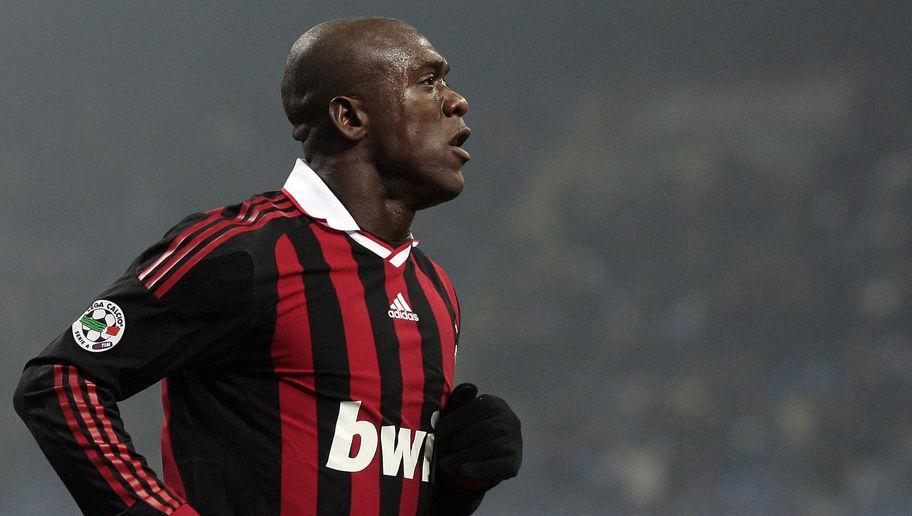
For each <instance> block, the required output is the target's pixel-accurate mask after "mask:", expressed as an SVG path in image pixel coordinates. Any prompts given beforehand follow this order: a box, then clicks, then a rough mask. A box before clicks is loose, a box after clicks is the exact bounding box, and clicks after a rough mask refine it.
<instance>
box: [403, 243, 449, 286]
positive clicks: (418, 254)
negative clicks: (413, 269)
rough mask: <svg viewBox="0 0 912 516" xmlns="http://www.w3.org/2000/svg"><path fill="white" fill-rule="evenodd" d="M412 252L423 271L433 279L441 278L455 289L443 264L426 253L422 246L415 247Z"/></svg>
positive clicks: (445, 283)
mask: <svg viewBox="0 0 912 516" xmlns="http://www.w3.org/2000/svg"><path fill="white" fill-rule="evenodd" d="M412 254H413V256H414V257H415V263H416V264H417V265H418V268H420V269H421V271H422V272H424V273H425V274H426V275H428V276H430V277H431V279H433V280H439V281H440V282H441V283H443V284H444V285H446V287H447V288H448V289H453V282H452V281H451V280H450V277H449V275H448V274H447V273H446V270H445V269H444V268H443V266H441V265H440V264H439V263H438V262H437V261H435V260H433V259H431V258H430V257H429V256H428V255H426V254H425V253H424V251H422V250H421V249H420V247H416V248H414V249H413V250H412Z"/></svg>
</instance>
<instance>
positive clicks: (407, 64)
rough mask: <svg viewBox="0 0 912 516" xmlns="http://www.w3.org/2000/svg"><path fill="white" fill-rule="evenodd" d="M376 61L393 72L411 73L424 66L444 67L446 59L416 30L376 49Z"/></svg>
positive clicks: (424, 67) (445, 66)
mask: <svg viewBox="0 0 912 516" xmlns="http://www.w3.org/2000/svg"><path fill="white" fill-rule="evenodd" d="M377 50H378V51H379V52H378V55H377V56H376V57H378V58H379V59H378V62H380V63H381V66H382V67H384V68H387V69H388V70H390V71H393V72H399V73H404V74H412V73H416V72H418V71H421V70H424V69H426V68H432V69H446V68H447V66H448V65H447V62H446V59H444V58H443V56H442V55H440V53H439V52H437V50H436V49H435V48H434V46H433V45H432V44H431V42H430V41H428V39H427V38H426V37H424V35H422V34H421V33H418V32H414V33H411V34H403V35H401V37H400V38H396V40H395V41H389V42H387V45H383V46H382V47H381V48H379V49H377Z"/></svg>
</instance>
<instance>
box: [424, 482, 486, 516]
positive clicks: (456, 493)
mask: <svg viewBox="0 0 912 516" xmlns="http://www.w3.org/2000/svg"><path fill="white" fill-rule="evenodd" d="M484 494H485V493H484V491H468V490H466V489H463V488H461V487H459V486H457V485H456V484H455V483H453V482H448V481H443V482H441V483H439V484H437V485H436V486H435V487H434V494H433V495H432V497H431V511H430V514H431V516H468V515H469V514H472V513H474V512H475V511H476V510H477V509H478V506H479V505H481V500H482V498H484Z"/></svg>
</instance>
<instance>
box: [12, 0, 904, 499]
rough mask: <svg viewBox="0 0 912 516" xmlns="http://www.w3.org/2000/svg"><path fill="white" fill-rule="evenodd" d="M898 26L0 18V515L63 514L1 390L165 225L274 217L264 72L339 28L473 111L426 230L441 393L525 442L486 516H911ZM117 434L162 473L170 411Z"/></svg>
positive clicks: (413, 12) (605, 19)
mask: <svg viewBox="0 0 912 516" xmlns="http://www.w3.org/2000/svg"><path fill="white" fill-rule="evenodd" d="M330 4H331V5H330ZM910 5H912V4H910V3H909V2H908V1H895V2H890V1H880V2H876V1H860V2H851V1H843V2H819V1H813V2H812V1H800V0H798V1H796V0H793V1H789V2H780V1H766V2H757V1H744V0H730V1H726V2H710V1H703V2H700V1H652V0H636V1H633V0H631V1H616V2H608V1H605V2H591V3H587V2H573V3H570V2H567V3H564V2H553V3H552V2H547V3H545V2H539V3H507V2H494V3H490V2H469V3H447V4H429V3H403V2H393V3H389V4H388V5H385V6H379V5H378V4H377V3H375V2H350V3H345V2H339V3H336V2H333V3H323V2H319V3H316V2H287V3H279V2H275V3H268V4H266V3H264V4H263V5H260V6H258V7H254V6H253V5H252V4H250V3H248V2H224V1H223V2H213V3H206V4H205V5H203V4H202V3H200V4H196V3H192V5H188V3H185V2H180V3H158V2H143V3H140V2H131V3H127V4H120V3H118V4H116V5H113V4H111V3H101V2H91V3H66V4H64V3H60V2H51V3H48V2H22V1H4V2H3V3H2V4H0V235H2V239H3V240H2V242H3V245H2V246H0V263H2V268H0V285H2V287H0V288H2V289H3V290H2V293H3V295H2V296H0V318H2V320H0V323H2V327H3V328H4V331H3V333H2V337H0V343H2V351H3V360H2V361H0V378H2V380H0V400H3V403H2V404H0V411H2V412H0V414H2V415H0V432H2V435H3V441H2V457H3V460H2V461H0V513H2V514H4V515H6V514H9V515H33V514H42V515H44V514H76V513H77V509H76V506H75V505H74V504H73V502H72V501H71V500H70V498H69V496H68V494H67V493H66V491H65V489H64V487H63V485H62V484H61V483H60V481H59V480H57V478H56V476H55V475H54V473H53V471H52V470H51V468H50V466H49V465H48V464H47V462H46V461H45V459H44V458H43V456H42V455H41V453H40V451H39V449H38V447H37V446H36V445H35V444H34V442H33V441H32V440H31V438H30V436H29V435H28V432H27V430H26V429H25V427H24V425H22V424H21V422H20V421H19V419H18V417H16V415H15V414H14V412H13V410H12V403H11V397H12V393H13V389H14V387H15V384H16V382H17V380H18V377H19V373H20V370H21V367H22V365H23V364H24V363H25V361H26V360H27V359H28V358H29V357H31V356H33V355H35V354H37V353H38V352H39V351H40V350H41V349H43V348H44V346H45V345H46V344H47V343H48V342H49V341H50V340H51V339H52V338H53V337H55V336H56V335H57V334H58V333H59V332H60V331H61V330H63V329H65V328H67V327H68V326H69V325H70V324H71V322H72V320H73V319H74V318H75V317H76V316H77V315H78V314H80V313H81V311H82V310H83V308H84V307H85V306H86V305H87V304H88V303H89V302H90V301H92V300H93V299H94V297H93V296H94V295H95V294H96V293H97V292H99V291H101V290H102V289H103V288H105V287H106V286H107V285H108V283H109V282H111V281H112V280H113V279H115V278H116V277H117V276H119V275H120V273H121V272H122V271H123V270H124V269H125V268H126V266H127V265H128V264H129V263H130V261H131V260H132V259H133V258H134V257H135V256H136V255H137V254H138V253H139V252H140V251H141V250H143V249H144V248H145V247H146V246H147V245H149V244H150V243H152V242H154V241H155V240H156V239H157V238H158V237H159V236H160V235H161V234H163V233H164V231H165V230H166V229H168V228H169V227H170V226H171V225H173V224H174V223H175V222H177V221H178V220H179V219H181V218H182V217H183V216H184V215H186V214H188V213H191V212H195V211H201V210H207V209H210V208H212V207H216V206H222V205H225V204H230V203H234V202H237V201H238V200H241V199H243V198H245V197H246V196H248V195H249V194H252V193H256V192H261V191H265V190H272V189H276V188H278V187H280V186H281V185H282V183H283V181H284V179H285V177H286V176H287V174H288V172H289V171H290V169H291V166H292V164H293V161H294V159H295V157H297V156H298V146H297V145H296V144H295V142H294V141H293V140H292V139H291V137H290V134H291V128H290V126H289V124H288V122H287V121H286V120H285V117H284V114H283V112H282V109H281V104H280V102H279V81H280V78H281V70H282V66H283V64H284V60H285V54H286V52H287V50H288V48H289V46H290V45H291V43H292V42H293V41H294V39H295V38H296V37H297V36H298V35H299V34H300V33H301V32H303V31H304V30H306V29H307V28H308V27H310V26H312V25H314V24H316V23H318V22H320V21H323V20H326V19H329V18H335V17H347V16H352V15H386V16H392V17H398V18H401V19H404V20H405V21H407V22H409V23H411V24H413V25H415V26H416V27H418V28H419V30H421V31H423V32H424V33H425V34H426V35H427V36H428V37H429V38H430V40H431V41H432V42H434V44H435V45H436V47H437V49H438V50H440V51H441V53H442V54H443V55H444V56H446V57H447V58H448V59H449V60H450V62H451V64H452V67H453V71H452V72H451V75H450V81H449V82H450V83H451V84H452V85H454V87H455V88H457V89H458V90H460V91H461V92H462V93H463V94H464V95H465V96H466V97H467V98H468V99H469V102H470V109H469V113H468V116H467V121H468V123H469V125H470V126H471V127H472V128H473V130H474V133H473V136H472V138H471V140H469V142H468V144H467V148H468V149H469V150H470V152H471V153H472V155H473V160H472V162H471V163H469V164H468V165H467V167H466V169H465V175H466V180H467V186H466V190H465V192H464V193H463V195H462V196H461V197H460V198H459V199H458V200H457V201H455V202H452V203H449V204H446V205H444V206H440V207H437V208H434V209H431V210H429V211H427V212H423V213H421V214H420V216H419V218H418V219H417V222H416V224H415V227H414V232H415V234H416V236H418V237H419V238H420V239H421V240H422V242H423V243H422V248H423V249H424V250H425V252H427V253H428V254H430V255H431V256H433V257H435V258H436V259H437V260H438V261H439V262H440V263H442V264H443V265H444V266H445V267H446V268H447V270H448V271H449V273H450V276H451V277H452V278H453V279H454V281H455V283H456V285H457V287H458V288H459V292H460V297H461V300H462V305H463V310H464V312H463V314H464V315H463V326H464V331H463V335H462V340H461V344H462V346H461V350H460V351H461V352H460V355H459V364H458V368H457V380H458V381H465V380H471V381H473V382H475V383H477V384H478V385H479V386H480V387H481V388H482V389H483V390H485V391H489V392H492V393H496V394H499V395H501V396H502V397H504V398H505V399H507V400H508V401H510V403H511V404H512V405H513V406H514V407H515V409H516V411H517V413H519V415H520V417H521V418H522V420H523V425H524V427H523V428H524V437H525V442H526V450H525V462H524V465H523V470H522V472H521V474H520V476H519V477H518V478H516V479H513V480H510V481H508V482H505V483H504V484H502V485H501V486H500V487H498V488H497V489H496V490H495V491H493V492H492V493H491V494H490V495H489V496H488V498H487V500H486V502H485V503H484V504H483V506H482V509H481V510H480V511H479V514H488V515H514V514H545V515H547V514H571V515H575V514H581V515H582V514H668V513H691V514H693V513H704V514H773V513H778V514H784V513H792V514H795V513H804V514H814V513H818V514H857V513H868V514H875V513H876V514H902V513H905V514H908V513H910V512H912V410H910V407H912V317H910V316H912V295H910V291H912V217H910V215H912V66H910V55H912V36H910V32H912V31H910V27H912V7H910ZM123 413H124V418H125V420H126V422H127V429H128V430H129V431H131V432H132V434H133V436H134V439H135V441H136V445H137V446H138V448H139V449H140V450H142V451H144V452H145V453H146V454H147V455H148V457H149V459H150V461H151V463H152V464H154V465H156V467H158V465H159V464H160V462H159V461H160V459H159V450H158V430H159V424H160V420H161V409H160V405H159V393H158V390H157V389H150V390H149V391H147V392H144V393H142V394H140V395H138V396H136V397H134V398H132V399H130V400H128V401H127V402H125V403H124V404H123Z"/></svg>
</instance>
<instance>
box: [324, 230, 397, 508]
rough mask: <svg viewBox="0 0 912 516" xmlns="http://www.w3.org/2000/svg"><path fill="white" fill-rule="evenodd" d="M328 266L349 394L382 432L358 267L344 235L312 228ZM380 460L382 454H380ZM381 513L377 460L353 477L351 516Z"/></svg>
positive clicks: (376, 368)
mask: <svg viewBox="0 0 912 516" xmlns="http://www.w3.org/2000/svg"><path fill="white" fill-rule="evenodd" d="M311 228H312V229H313V232H314V235H315V236H316V237H317V240H318V241H319V243H320V248H321V250H322V251H323V259H324V260H326V263H327V264H329V267H330V271H329V279H330V281H331V282H332V284H333V287H334V289H335V291H336V295H337V296H338V300H339V308H340V309H341V312H342V325H343V327H344V330H345V342H346V343H347V346H346V348H347V349H348V366H349V373H350V383H349V393H350V394H349V395H350V397H351V399H352V400H353V401H361V402H362V403H361V411H360V412H359V413H358V419H360V420H365V421H370V422H371V423H373V424H374V426H375V427H376V428H377V431H378V432H379V429H380V426H381V425H382V424H383V417H382V416H381V414H380V411H379V408H380V366H379V364H378V362H377V349H376V347H375V346H374V332H373V330H372V329H371V322H370V315H369V314H368V311H367V301H366V299H365V297H364V286H363V285H362V284H361V280H360V278H359V276H358V264H357V263H356V262H355V259H354V257H353V256H352V248H351V245H350V244H349V243H348V239H347V238H345V236H344V235H343V234H341V233H338V232H335V231H331V230H328V229H326V228H324V227H323V226H321V225H316V224H314V225H311ZM378 457H379V454H378ZM379 513H380V462H379V460H377V459H375V460H373V461H371V462H370V464H369V465H368V466H367V468H365V469H364V470H363V471H360V472H358V473H357V474H354V475H352V477H351V514H352V515H354V516H359V515H362V514H379Z"/></svg>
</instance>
